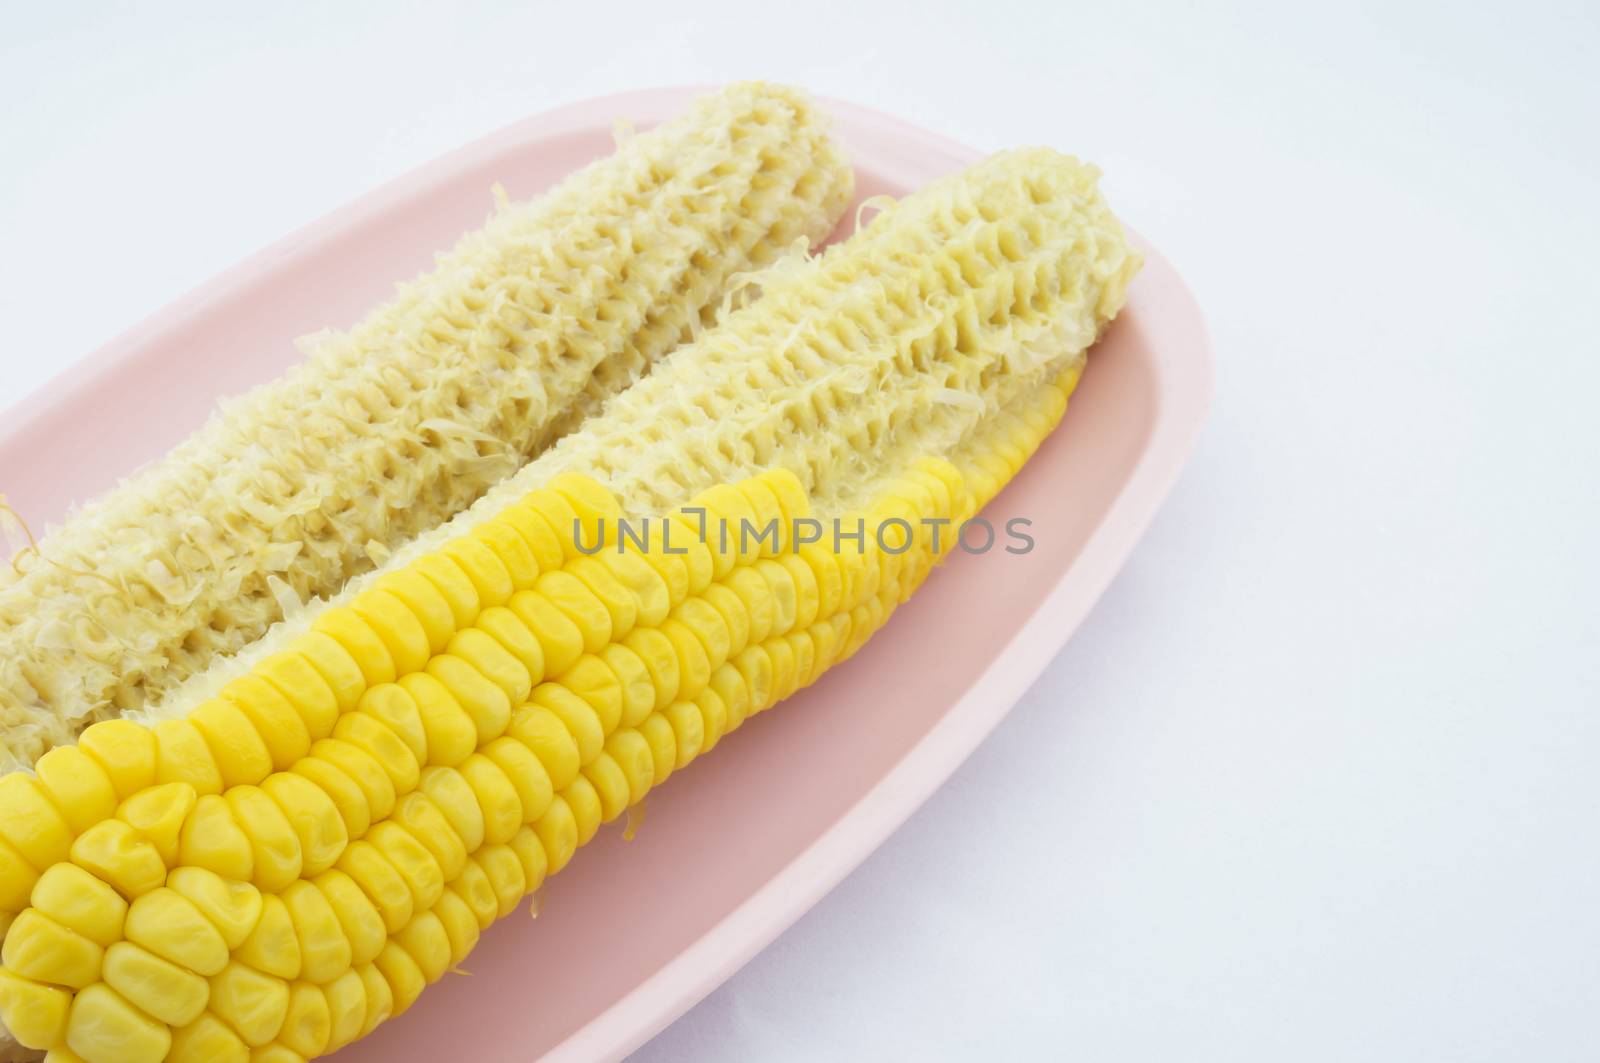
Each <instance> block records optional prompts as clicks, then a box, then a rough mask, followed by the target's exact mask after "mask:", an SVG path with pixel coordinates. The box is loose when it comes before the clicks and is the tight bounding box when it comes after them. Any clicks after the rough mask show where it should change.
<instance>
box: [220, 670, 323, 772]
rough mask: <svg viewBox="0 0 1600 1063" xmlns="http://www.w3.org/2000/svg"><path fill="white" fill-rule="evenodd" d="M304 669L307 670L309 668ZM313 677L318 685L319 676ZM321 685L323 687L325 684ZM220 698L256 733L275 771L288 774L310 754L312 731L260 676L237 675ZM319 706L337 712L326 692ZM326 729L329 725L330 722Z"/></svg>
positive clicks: (285, 699)
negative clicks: (230, 705) (230, 704)
mask: <svg viewBox="0 0 1600 1063" xmlns="http://www.w3.org/2000/svg"><path fill="white" fill-rule="evenodd" d="M305 667H306V668H307V669H310V667H311V666H310V665H305ZM316 678H317V681H318V682H319V683H320V682H321V677H316ZM323 686H324V687H326V684H323ZM219 697H221V698H222V699H223V700H224V701H228V702H231V703H232V704H233V705H235V706H236V707H237V708H238V709H239V711H240V712H242V713H244V715H245V717H246V718H247V719H248V720H249V721H250V723H251V724H252V725H253V726H254V727H255V731H256V734H257V735H259V736H260V738H261V741H262V743H263V744H264V745H265V746H266V748H267V755H268V756H269V757H271V759H272V767H273V769H274V770H276V771H287V770H288V769H289V768H290V767H292V766H293V765H294V764H295V762H296V761H298V760H299V759H300V758H301V757H303V756H305V755H306V753H307V752H309V751H310V749H311V730H310V728H309V727H307V726H306V721H305V720H304V719H303V718H302V717H301V715H300V712H299V711H298V710H297V709H296V708H295V707H294V705H293V704H292V703H291V702H290V701H289V699H288V698H286V697H284V696H283V694H281V693H279V691H278V688H277V687H275V686H273V685H272V684H271V683H269V682H267V681H266V680H265V679H263V678H261V677H260V676H259V675H256V674H254V673H251V674H249V675H242V676H240V677H239V678H238V679H235V680H234V681H233V682H231V683H229V684H228V685H227V686H225V687H223V688H222V693H221V694H220V695H219ZM322 707H323V709H324V710H326V709H327V708H330V707H331V708H333V709H334V711H337V708H338V707H337V706H336V705H334V703H333V691H331V690H328V691H327V696H326V697H325V698H323V699H322ZM329 726H330V727H331V726H332V722H331V720H330V722H329ZM250 781H251V782H255V781H256V780H254V779H252V780H250Z"/></svg>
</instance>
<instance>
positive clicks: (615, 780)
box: [583, 751, 629, 823]
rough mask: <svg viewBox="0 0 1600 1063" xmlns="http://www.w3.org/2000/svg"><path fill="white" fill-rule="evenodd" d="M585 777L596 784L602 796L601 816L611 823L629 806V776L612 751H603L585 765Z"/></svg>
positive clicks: (600, 796)
mask: <svg viewBox="0 0 1600 1063" xmlns="http://www.w3.org/2000/svg"><path fill="white" fill-rule="evenodd" d="M583 777H584V778H585V779H588V780H589V782H590V783H591V784H592V785H593V786H594V790H595V793H596V794H597V795H599V798H600V817H601V819H602V820H604V821H605V822H606V823H610V822H611V821H612V820H614V819H616V818H617V817H618V816H620V815H622V813H623V812H625V811H626V810H627V808H628V796H629V787H628V776H627V774H626V773H625V772H624V771H623V770H622V766H621V765H619V764H618V763H617V762H616V759H615V758H613V757H612V756H611V754H610V753H607V752H605V751H601V753H600V755H599V756H598V757H595V758H594V760H592V761H590V762H589V763H588V764H585V765H584V766H583Z"/></svg>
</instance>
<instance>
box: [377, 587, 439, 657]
mask: <svg viewBox="0 0 1600 1063" xmlns="http://www.w3.org/2000/svg"><path fill="white" fill-rule="evenodd" d="M373 586H374V587H375V588H377V589H378V590H381V591H387V592H388V593H390V594H392V595H394V596H395V597H396V598H398V599H399V600H400V601H401V602H402V603H403V604H404V605H405V607H406V609H408V610H409V611H410V613H411V615H412V616H414V617H416V618H417V622H418V623H419V624H421V625H422V630H423V632H424V633H425V634H426V635H427V636H428V652H429V653H430V654H433V653H438V652H439V651H441V650H443V649H444V647H445V643H447V642H449V641H450V636H451V635H454V634H455V633H456V618H455V614H454V613H453V612H451V610H450V603H449V602H447V601H445V597H444V595H443V594H440V593H439V588H437V587H435V586H434V585H433V583H432V582H431V581H430V580H429V579H428V577H426V576H424V575H423V574H422V573H421V572H418V571H417V570H416V569H415V568H414V567H409V566H408V567H406V568H403V569H400V570H398V571H396V572H390V573H388V574H387V575H385V576H383V577H382V578H381V579H379V580H378V581H377V583H375V584H374V585H373Z"/></svg>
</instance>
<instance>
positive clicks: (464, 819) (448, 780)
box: [417, 767, 484, 877]
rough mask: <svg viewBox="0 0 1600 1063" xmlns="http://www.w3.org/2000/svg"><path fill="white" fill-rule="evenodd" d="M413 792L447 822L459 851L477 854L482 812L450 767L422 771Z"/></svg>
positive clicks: (474, 796) (480, 834)
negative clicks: (425, 797) (425, 798)
mask: <svg viewBox="0 0 1600 1063" xmlns="http://www.w3.org/2000/svg"><path fill="white" fill-rule="evenodd" d="M417 789H418V792H420V793H424V794H427V795H428V797H429V798H430V799H432V801H433V803H434V805H435V806H436V807H437V808H438V810H439V813H440V814H441V815H442V816H444V818H445V819H446V820H447V821H449V824H450V831H451V833H452V834H454V835H455V836H456V837H457V838H458V839H460V841H461V847H462V849H463V850H464V851H465V852H468V853H471V852H475V851H477V848H478V846H480V845H482V844H483V830H484V826H483V809H481V808H479V807H478V795H477V794H475V793H474V792H473V790H472V787H471V786H469V785H468V784H467V780H466V779H465V778H464V777H462V775H461V773H460V772H459V771H457V770H455V769H454V768H445V767H433V768H426V769H424V770H423V772H422V781H421V782H420V783H418V785H417ZM457 873H459V869H458V871H457ZM452 877H454V876H452Z"/></svg>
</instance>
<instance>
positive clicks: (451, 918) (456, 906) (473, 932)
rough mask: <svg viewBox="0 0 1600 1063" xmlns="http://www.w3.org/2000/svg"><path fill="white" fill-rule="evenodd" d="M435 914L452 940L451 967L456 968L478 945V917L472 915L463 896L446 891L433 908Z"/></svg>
mask: <svg viewBox="0 0 1600 1063" xmlns="http://www.w3.org/2000/svg"><path fill="white" fill-rule="evenodd" d="M433 914H434V915H436V916H438V917H439V923H440V924H441V925H442V926H443V927H444V932H445V936H446V937H448V938H449V939H450V966H452V967H454V966H456V965H458V964H460V963H461V962H462V961H463V960H465V959H466V958H467V954H468V953H470V952H471V951H472V949H473V946H475V945H477V943H478V934H479V931H478V917H477V916H475V915H473V914H472V909H471V908H468V907H467V902H466V901H464V900H462V899H461V895H460V894H458V893H455V892H453V891H451V890H445V891H444V894H443V896H441V897H440V898H439V903H438V904H435V905H434V906H433Z"/></svg>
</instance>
